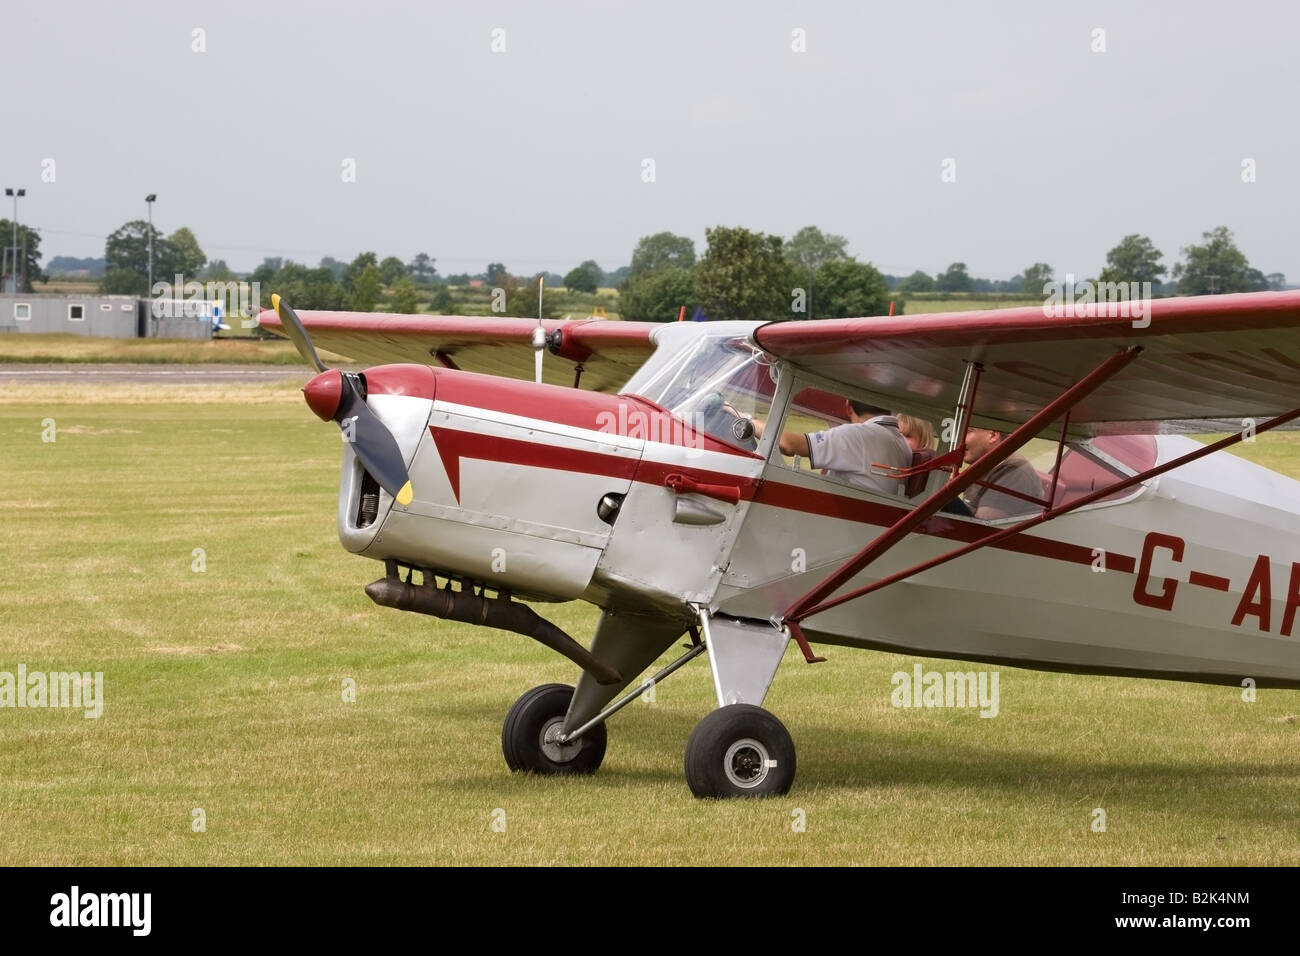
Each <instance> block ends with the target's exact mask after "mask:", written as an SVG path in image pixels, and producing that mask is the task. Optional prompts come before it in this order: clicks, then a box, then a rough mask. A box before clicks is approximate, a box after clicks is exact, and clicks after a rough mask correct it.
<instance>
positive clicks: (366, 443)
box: [334, 375, 412, 505]
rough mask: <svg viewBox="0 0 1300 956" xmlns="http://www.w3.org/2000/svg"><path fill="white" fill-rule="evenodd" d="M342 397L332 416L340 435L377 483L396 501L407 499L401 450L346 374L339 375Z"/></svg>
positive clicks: (406, 501) (408, 486)
mask: <svg viewBox="0 0 1300 956" xmlns="http://www.w3.org/2000/svg"><path fill="white" fill-rule="evenodd" d="M343 383H344V386H343V393H344V394H343V397H342V401H341V402H340V403H339V410H338V412H337V413H336V415H335V418H334V420H335V421H336V422H338V423H339V427H341V428H342V429H343V435H344V437H345V438H347V439H348V440H349V441H350V442H352V450H353V451H355V452H356V455H357V457H358V458H360V459H361V464H363V465H365V466H366V471H368V472H370V474H371V475H373V476H374V479H375V481H377V482H379V487H381V488H383V489H384V490H385V491H386V492H388V493H389V494H390V495H392V496H393V498H394V499H396V501H397V503H398V504H399V505H409V504H410V503H411V497H412V492H411V478H410V476H409V475H408V474H407V473H406V465H405V464H403V463H402V450H401V449H400V448H398V447H397V439H395V438H394V437H393V433H392V432H390V431H389V430H388V427H387V426H386V425H385V424H384V423H383V422H382V421H380V420H379V416H377V415H376V414H375V413H374V412H372V411H371V410H370V407H369V406H368V405H366V402H365V399H363V398H362V397H361V393H360V392H358V391H357V388H356V385H355V384H354V383H353V382H352V377H351V376H350V375H345V376H343Z"/></svg>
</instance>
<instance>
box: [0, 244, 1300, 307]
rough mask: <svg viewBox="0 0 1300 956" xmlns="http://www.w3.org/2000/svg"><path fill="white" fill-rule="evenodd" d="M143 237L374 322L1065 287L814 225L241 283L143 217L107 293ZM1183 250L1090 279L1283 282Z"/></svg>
mask: <svg viewBox="0 0 1300 956" xmlns="http://www.w3.org/2000/svg"><path fill="white" fill-rule="evenodd" d="M10 231H11V224H10V223H9V222H8V221H6V220H2V219H0V238H7V237H8V236H9V234H10ZM20 231H21V233H22V241H21V242H20V245H25V247H26V256H27V269H26V274H27V282H26V285H25V287H24V291H32V287H31V283H32V282H33V281H37V282H39V281H42V280H45V279H47V278H48V277H47V276H46V275H45V274H44V273H43V272H42V270H41V268H40V259H41V252H40V241H41V240H40V233H39V231H38V230H36V229H34V228H32V227H30V226H20ZM150 238H152V240H153V277H154V280H155V282H159V281H162V282H171V281H172V279H173V277H174V276H175V275H177V274H180V275H182V276H184V277H185V279H186V280H189V279H192V278H198V279H203V280H207V279H215V280H219V281H232V280H236V279H248V280H251V281H257V282H260V283H261V285H262V286H263V287H264V288H268V289H273V290H275V291H278V292H279V293H280V294H281V295H284V296H285V297H286V298H287V299H288V300H289V301H291V302H294V303H296V304H300V305H301V307H302V308H309V309H338V310H353V311H362V312H366V311H373V310H374V309H375V308H376V307H377V306H378V305H379V303H380V301H381V300H384V299H385V298H386V301H385V302H384V307H385V308H386V309H389V310H392V311H397V312H418V311H421V310H425V309H427V310H431V311H434V312H446V311H449V310H450V309H451V308H452V307H453V306H454V305H455V304H456V302H457V297H455V296H453V294H452V292H451V288H452V287H455V288H458V289H462V290H463V289H464V288H465V287H468V286H471V285H482V286H483V287H484V294H485V295H491V297H492V298H491V311H493V312H497V313H501V314H505V315H523V316H533V315H537V314H538V311H537V310H538V304H539V295H538V285H539V282H543V283H544V285H545V288H544V291H543V293H542V296H541V307H542V314H544V315H547V316H555V315H558V314H559V313H560V312H561V306H562V305H565V304H566V301H565V300H563V299H562V297H561V294H560V291H559V290H560V289H561V288H563V289H567V290H568V291H569V292H571V293H584V294H593V293H595V292H596V291H597V290H598V289H600V288H614V289H616V290H617V292H618V299H617V302H618V304H617V311H618V312H619V314H621V315H622V316H623V317H624V318H627V319H635V320H645V321H671V320H673V319H676V318H677V317H678V316H679V315H680V314H681V311H682V309H683V308H685V310H686V312H687V314H688V315H694V314H696V313H697V312H698V313H701V314H703V315H704V316H705V317H707V318H710V319H779V318H836V317H848V316H858V315H879V314H883V313H885V312H886V311H888V309H889V307H890V304H891V303H893V304H894V307H895V311H896V312H898V311H901V310H902V308H903V306H904V304H905V303H904V297H906V296H909V295H919V296H927V295H931V294H933V295H943V294H965V293H973V294H979V293H1007V294H1020V295H1025V296H1030V297H1038V296H1041V295H1044V294H1046V293H1045V287H1046V286H1049V284H1051V283H1053V282H1058V281H1060V279H1061V278H1062V277H1060V276H1057V275H1056V274H1055V272H1054V270H1053V268H1052V266H1050V265H1049V264H1047V263H1045V262H1035V263H1033V264H1031V265H1029V266H1027V267H1026V268H1025V269H1023V270H1021V272H1020V273H1018V274H1016V275H1015V276H1012V277H1011V278H1010V279H1007V280H989V279H983V278H976V277H973V276H971V275H970V274H969V272H968V270H967V267H966V264H965V263H962V262H954V263H952V264H951V265H949V266H948V268H947V269H945V270H944V271H942V272H939V273H936V274H933V275H931V274H929V273H926V272H924V271H921V270H918V271H916V272H913V273H912V274H911V275H908V276H905V277H899V276H892V275H886V274H882V273H881V272H880V271H879V270H878V269H876V268H875V266H873V265H872V264H871V263H868V262H859V261H858V260H857V259H856V258H854V257H853V256H852V255H850V254H849V252H848V240H847V239H845V237H843V236H838V235H834V234H832V233H824V232H822V231H821V230H820V229H819V228H817V227H816V226H806V227H804V228H803V229H800V230H799V231H798V232H797V233H795V235H794V236H793V237H791V238H789V239H784V238H782V237H780V236H775V235H767V234H764V233H761V232H754V231H751V230H748V229H745V228H741V227H728V226H715V227H713V228H711V229H706V230H705V241H706V249H705V251H704V253H703V254H702V255H699V256H698V257H697V255H696V251H695V243H694V241H693V240H692V239H690V238H688V237H686V236H679V235H675V234H673V233H670V232H660V233H656V234H654V235H650V236H644V237H642V238H641V239H640V241H638V243H637V244H636V247H635V248H634V249H633V252H632V260H631V263H630V264H629V265H627V266H623V267H621V268H619V269H616V270H613V271H606V270H604V269H603V268H602V267H601V266H600V265H599V264H598V263H597V262H596V261H595V260H594V259H588V260H585V261H584V262H581V263H579V264H578V265H577V266H575V267H574V268H573V269H571V270H569V271H568V272H567V273H566V274H564V275H559V274H556V273H551V272H544V273H534V274H532V275H525V276H516V275H513V274H511V273H510V271H509V270H508V269H507V267H506V266H505V264H503V263H500V262H493V263H489V264H488V265H487V267H486V268H485V269H484V270H483V271H482V272H481V273H477V274H469V273H460V274H456V275H449V276H445V277H443V276H440V275H439V274H438V270H437V265H436V263H437V260H435V259H434V258H433V257H432V256H430V255H428V254H427V253H424V252H421V253H419V254H417V255H416V256H414V257H413V258H412V259H411V260H410V261H409V262H403V261H402V260H401V259H399V258H397V257H396V256H387V257H385V258H383V259H380V258H379V257H378V255H377V254H376V253H374V252H363V253H360V254H359V255H357V256H356V257H355V258H353V259H352V260H351V261H350V262H344V261H342V260H338V259H335V258H333V257H330V256H326V257H324V258H323V259H321V261H320V263H319V264H318V265H317V266H315V267H311V266H307V265H303V264H300V263H295V262H293V261H292V260H287V259H284V258H280V257H267V258H265V259H264V260H263V262H262V264H261V265H259V266H258V267H257V268H256V269H255V270H253V272H252V273H251V274H249V275H246V276H242V275H238V274H236V273H234V272H233V271H232V270H231V269H230V268H229V267H228V266H227V265H226V263H225V262H224V261H223V260H220V259H218V260H213V261H211V262H209V261H208V259H207V256H206V254H205V253H204V251H203V249H202V247H201V246H200V244H199V241H198V239H197V237H196V236H195V235H194V233H193V232H192V231H191V230H190V229H188V228H185V227H182V228H180V229H177V230H176V231H175V232H172V233H170V234H168V235H164V234H162V233H161V232H160V231H158V230H157V229H156V228H154V227H151V226H150V225H149V223H147V222H145V221H144V220H133V221H131V222H128V223H125V224H123V225H122V226H121V227H120V228H118V229H117V230H115V231H114V232H113V233H112V234H111V235H109V236H108V237H107V239H106V241H105V249H104V253H105V257H104V263H105V273H104V276H103V278H102V279H101V280H100V283H99V289H100V291H101V292H104V293H109V294H113V293H116V294H128V295H141V296H148V295H149V294H150V292H151V290H150V289H149V288H148V260H149V254H148V249H149V240H150ZM1180 253H1181V255H1182V261H1180V262H1178V263H1176V264H1175V265H1173V266H1172V267H1169V266H1167V265H1165V263H1164V262H1163V259H1164V255H1163V253H1161V252H1160V250H1159V249H1157V248H1156V246H1155V244H1154V243H1153V242H1152V241H1151V239H1150V238H1149V237H1147V236H1143V235H1139V234H1136V233H1135V234H1130V235H1127V236H1125V237H1124V238H1123V239H1122V240H1121V241H1120V242H1119V243H1118V244H1117V245H1116V246H1115V247H1114V248H1112V249H1111V250H1110V251H1109V252H1107V254H1106V263H1105V266H1104V267H1103V268H1102V270H1101V272H1100V274H1099V275H1098V276H1097V277H1095V278H1094V277H1089V278H1088V279H1087V280H1084V281H1090V282H1092V281H1101V282H1116V283H1118V282H1125V283H1127V282H1138V283H1143V282H1150V283H1151V287H1152V289H1153V291H1154V293H1155V294H1157V295H1206V294H1214V293H1224V292H1252V291H1263V290H1267V289H1280V288H1284V287H1285V285H1286V277H1285V275H1283V274H1282V273H1280V272H1274V273H1268V274H1265V273H1263V272H1261V271H1260V270H1259V269H1257V268H1255V267H1253V266H1252V265H1251V264H1250V262H1249V261H1248V260H1247V258H1246V256H1245V255H1244V254H1243V253H1242V252H1241V250H1240V249H1239V248H1238V247H1237V245H1236V242H1235V240H1234V238H1233V235H1232V232H1231V231H1230V230H1229V229H1228V228H1227V227H1226V226H1219V227H1217V228H1215V229H1211V230H1209V231H1207V232H1205V233H1203V234H1202V238H1201V242H1200V243H1195V244H1192V245H1189V246H1184V247H1182V248H1181V249H1180ZM567 304H569V305H572V302H568V303H567Z"/></svg>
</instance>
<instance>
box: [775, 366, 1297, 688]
mask: <svg viewBox="0 0 1300 956" xmlns="http://www.w3.org/2000/svg"><path fill="white" fill-rule="evenodd" d="M1141 352H1142V349H1141V347H1139V346H1131V347H1128V348H1124V349H1120V350H1119V351H1117V352H1115V353H1114V354H1112V355H1111V356H1110V357H1109V358H1107V359H1106V360H1105V361H1103V362H1102V363H1101V364H1100V365H1098V366H1097V367H1096V368H1095V369H1093V370H1092V371H1091V372H1089V373H1088V374H1087V375H1085V376H1084V377H1083V378H1081V379H1079V380H1078V381H1077V382H1075V383H1074V384H1073V385H1071V386H1070V387H1069V388H1067V389H1066V390H1065V391H1064V392H1062V393H1061V394H1060V395H1059V396H1058V397H1057V398H1055V399H1053V400H1052V401H1051V402H1048V403H1047V404H1046V405H1044V406H1043V407H1042V408H1041V409H1039V410H1038V412H1036V413H1035V414H1034V415H1033V416H1032V417H1030V418H1029V419H1028V420H1027V421H1026V422H1025V423H1024V424H1023V425H1021V426H1020V427H1019V428H1017V429H1016V430H1015V431H1013V432H1011V433H1010V434H1009V435H1007V436H1006V437H1005V438H1003V439H1002V440H1001V441H999V442H998V443H997V444H996V445H994V446H993V447H992V448H991V449H989V451H988V452H987V453H986V454H984V455H983V456H981V457H980V458H979V460H978V461H975V462H974V463H972V464H971V466H970V467H969V468H967V469H966V470H965V471H962V472H959V473H957V474H955V475H953V476H952V477H951V478H949V479H948V481H947V482H946V483H945V484H944V485H943V487H942V488H940V489H939V490H938V491H936V492H934V494H932V495H930V497H928V498H926V499H925V500H924V501H923V502H921V503H920V504H919V505H917V506H916V507H915V508H913V509H912V510H911V511H909V512H908V513H907V514H906V515H904V516H903V517H902V518H900V519H899V520H898V521H897V522H895V523H894V524H893V525H892V526H891V527H889V528H887V529H886V530H885V531H883V532H881V534H880V535H878V536H877V537H876V539H875V540H874V541H872V542H871V543H870V544H868V545H867V546H866V547H865V548H863V549H862V550H861V551H859V552H858V553H857V554H855V555H854V556H853V557H851V558H849V560H848V561H846V562H844V564H843V565H842V566H841V567H840V569H839V570H838V571H836V572H835V573H834V574H832V575H831V576H830V577H829V578H827V579H826V580H825V581H823V582H822V583H821V584H819V585H817V587H815V588H813V589H812V590H811V591H809V592H808V593H807V594H805V595H803V596H802V597H801V598H799V599H798V600H797V601H795V603H794V604H792V605H790V607H789V608H788V609H787V610H786V612H785V614H784V615H782V617H783V618H784V622H785V624H786V625H788V626H789V628H790V633H791V636H793V637H794V639H795V640H796V641H798V643H799V649H800V650H802V651H803V655H804V659H805V660H807V661H808V663H810V664H814V663H817V662H819V661H823V660H825V658H824V657H817V656H816V655H814V654H813V652H812V648H811V647H810V646H809V644H808V638H807V637H805V636H804V633H803V628H802V627H800V622H802V621H803V620H805V619H806V618H808V617H810V616H811V615H812V614H814V613H816V612H818V611H822V610H825V607H826V606H827V605H823V604H822V602H823V601H825V600H826V599H827V598H828V597H830V596H831V595H832V594H834V593H835V592H836V591H838V590H839V589H840V588H841V587H843V586H844V585H845V584H846V583H847V582H848V581H849V580H851V579H852V578H853V576H854V575H856V574H858V573H859V572H860V571H861V570H862V569H863V568H865V567H867V565H869V564H871V562H872V561H874V560H876V559H877V558H878V557H880V556H881V555H882V554H884V553H885V552H887V551H889V550H890V549H891V548H892V547H894V545H896V544H897V543H898V542H900V541H902V540H903V538H904V537H906V536H907V535H908V534H909V533H911V532H912V531H914V530H915V529H916V528H917V527H919V526H920V525H921V524H923V523H924V522H925V521H926V520H928V519H929V518H930V517H931V516H933V515H934V514H936V513H937V512H938V511H939V509H940V508H942V507H943V506H944V505H946V504H947V503H948V502H949V501H951V500H952V499H954V498H956V497H957V496H958V495H959V494H961V493H962V492H963V491H965V490H966V489H967V488H969V487H970V486H971V485H973V484H975V482H977V481H978V480H979V479H981V478H983V477H984V476H985V475H987V474H988V473H989V472H991V471H992V470H993V469H994V468H996V467H997V466H998V465H1000V464H1002V462H1004V461H1006V459H1007V458H1009V457H1011V455H1013V454H1015V453H1016V452H1017V451H1018V450H1019V449H1020V448H1021V447H1023V446H1024V445H1025V443H1026V442H1028V441H1029V440H1030V439H1031V438H1033V437H1034V436H1035V435H1037V434H1038V433H1039V432H1041V431H1042V430H1043V429H1044V428H1045V427H1046V426H1048V425H1050V424H1051V423H1052V422H1054V421H1055V420H1056V419H1057V418H1058V417H1060V416H1061V415H1062V414H1064V413H1068V412H1069V411H1070V409H1072V408H1074V406H1076V405H1077V404H1079V402H1080V401H1082V400H1083V399H1084V398H1086V397H1087V396H1088V395H1090V394H1091V393H1092V392H1094V391H1096V389H1097V388H1098V387H1100V386H1101V385H1102V384H1103V383H1105V382H1106V381H1108V380H1109V379H1110V378H1112V377H1113V376H1114V375H1115V374H1116V373H1118V372H1119V371H1121V370H1122V369H1124V368H1125V367H1127V366H1128V364H1129V363H1130V362H1132V361H1133V360H1134V359H1136V358H1137V357H1138V355H1139V354H1141ZM967 378H968V380H969V378H970V370H969V369H968V375H967ZM974 385H975V383H974V382H972V383H971V388H970V392H971V394H970V396H969V398H968V399H967V402H968V404H967V406H966V407H967V408H970V407H973V405H974V398H975V396H974V391H975V389H974ZM963 391H966V388H965V387H964V384H963ZM962 417H963V418H967V419H968V417H969V416H968V415H967V414H963V416H962ZM1270 424H1271V423H1270ZM1258 431H1259V430H1258V429H1256V432H1257V433H1258ZM962 438H963V440H964V438H965V428H964V423H963V428H962ZM954 451H956V449H954ZM987 540H988V539H987V538H986V539H984V541H983V542H976V543H977V544H979V543H984V542H987ZM853 596H856V593H855V594H854V595H850V596H846V597H845V598H844V599H843V600H849V599H850V598H851V597H853ZM836 603H842V602H841V601H837V602H836Z"/></svg>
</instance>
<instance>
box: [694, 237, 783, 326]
mask: <svg viewBox="0 0 1300 956" xmlns="http://www.w3.org/2000/svg"><path fill="white" fill-rule="evenodd" d="M704 235H705V238H706V239H707V241H708V244H709V247H708V249H707V251H706V252H705V253H704V256H703V257H702V258H701V259H700V264H699V268H698V271H697V272H696V275H695V288H696V290H697V292H698V293H699V297H700V302H701V304H702V305H703V306H704V310H705V312H707V313H708V315H709V317H710V318H713V319H751V320H757V319H769V320H771V319H783V318H789V317H790V315H791V312H790V308H791V302H792V296H793V290H794V288H795V287H796V286H798V285H799V282H798V281H797V280H796V277H795V270H794V268H793V267H792V266H791V265H790V263H788V262H786V260H785V256H784V254H783V253H784V250H783V248H782V242H781V237H780V236H769V235H764V234H763V233H758V232H751V231H750V230H748V229H743V228H739V227H736V228H730V227H726V226H716V227H714V228H713V229H706V230H705V232H704ZM805 281H806V280H805Z"/></svg>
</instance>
